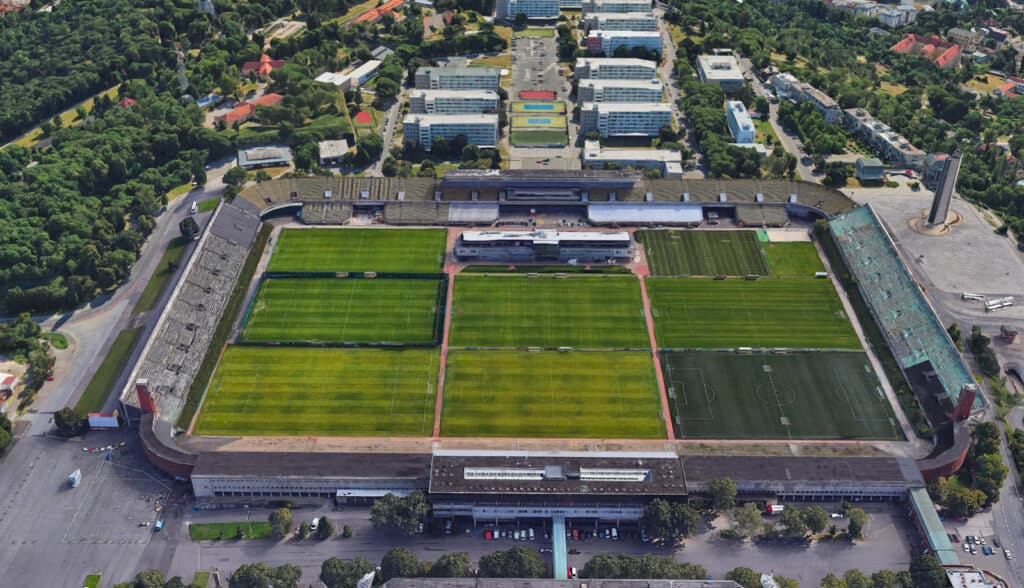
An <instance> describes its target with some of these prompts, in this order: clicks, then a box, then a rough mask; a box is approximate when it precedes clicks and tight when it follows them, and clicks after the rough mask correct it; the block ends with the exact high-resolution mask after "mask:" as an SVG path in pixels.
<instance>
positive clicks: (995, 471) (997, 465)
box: [974, 453, 1010, 502]
mask: <svg viewBox="0 0 1024 588" xmlns="http://www.w3.org/2000/svg"><path fill="white" fill-rule="evenodd" d="M1009 471H1010V470H1009V468H1007V467H1006V464H1004V463H1003V458H1002V457H1001V456H1000V455H999V454H998V453H987V454H985V455H982V456H980V457H978V458H977V459H976V460H975V464H974V485H975V486H976V487H977V488H978V490H981V491H982V492H984V493H985V495H986V496H988V501H989V502H998V501H999V490H1000V489H1001V488H1002V487H1003V481H1004V480H1005V479H1006V474H1007V473H1008V472H1009Z"/></svg>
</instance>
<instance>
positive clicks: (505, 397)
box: [441, 351, 665, 439]
mask: <svg viewBox="0 0 1024 588" xmlns="http://www.w3.org/2000/svg"><path fill="white" fill-rule="evenodd" d="M443 411H444V412H443V414H442V416H441V434H442V435H445V436H449V437H512V438H521V437H553V438H555V437H558V438H566V437H569V438H604V439H615V438H644V439H650V438H660V437H663V436H664V434H665V424H664V422H663V420H662V416H661V402H660V400H659V399H658V387H657V383H656V380H655V377H654V367H653V364H652V362H651V356H650V354H649V353H640V352H609V353H599V352H583V351H577V352H568V353H561V352H557V351H544V352H529V351H453V352H451V353H450V354H449V355H448V363H447V369H446V376H445V390H444V409H443Z"/></svg>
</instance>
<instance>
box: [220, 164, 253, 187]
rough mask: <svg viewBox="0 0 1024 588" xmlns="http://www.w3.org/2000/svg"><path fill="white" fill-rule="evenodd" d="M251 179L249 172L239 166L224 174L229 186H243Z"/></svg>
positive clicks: (225, 181)
mask: <svg viewBox="0 0 1024 588" xmlns="http://www.w3.org/2000/svg"><path fill="white" fill-rule="evenodd" d="M248 177H249V172H247V171H245V170H244V169H242V168H240V167H238V166H237V165H236V166H235V167H233V168H231V169H229V170H228V171H226V172H224V183H225V184H227V185H229V186H241V185H242V184H244V183H245V181H246V179H248Z"/></svg>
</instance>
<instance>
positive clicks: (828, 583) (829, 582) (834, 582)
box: [821, 572, 846, 588]
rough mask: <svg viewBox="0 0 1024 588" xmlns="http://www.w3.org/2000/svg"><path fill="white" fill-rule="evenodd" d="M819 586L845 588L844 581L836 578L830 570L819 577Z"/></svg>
mask: <svg viewBox="0 0 1024 588" xmlns="http://www.w3.org/2000/svg"><path fill="white" fill-rule="evenodd" d="M821 588H846V582H844V581H842V580H840V579H839V578H837V577H836V575H835V574H833V573H832V572H829V573H828V574H826V575H825V577H824V578H822V579H821Z"/></svg>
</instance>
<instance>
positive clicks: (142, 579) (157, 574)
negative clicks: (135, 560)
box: [132, 570, 164, 588]
mask: <svg viewBox="0 0 1024 588" xmlns="http://www.w3.org/2000/svg"><path fill="white" fill-rule="evenodd" d="M132 586H134V587H135V588H164V573H163V572H162V571H160V570H144V571H141V572H139V573H138V574H135V582H134V583H133V584H132Z"/></svg>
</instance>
